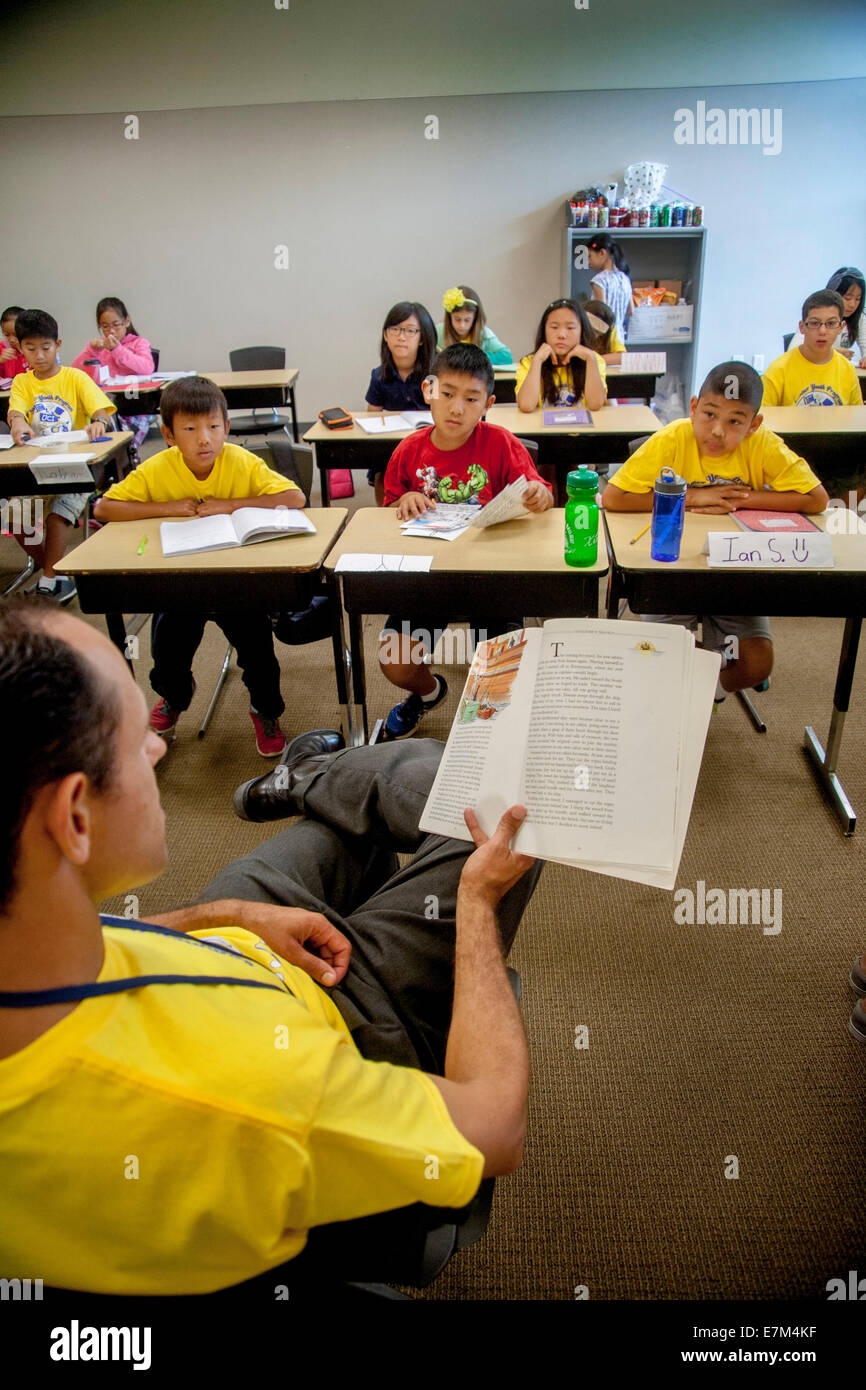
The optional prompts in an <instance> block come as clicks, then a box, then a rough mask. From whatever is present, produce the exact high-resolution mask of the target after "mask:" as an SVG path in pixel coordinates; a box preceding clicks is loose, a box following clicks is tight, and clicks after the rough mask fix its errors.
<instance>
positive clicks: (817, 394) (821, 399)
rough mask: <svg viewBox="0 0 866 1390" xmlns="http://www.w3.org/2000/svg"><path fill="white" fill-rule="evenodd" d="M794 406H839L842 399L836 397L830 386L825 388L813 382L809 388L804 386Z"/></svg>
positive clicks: (819, 383)
mask: <svg viewBox="0 0 866 1390" xmlns="http://www.w3.org/2000/svg"><path fill="white" fill-rule="evenodd" d="M795 404H796V405H841V404H842V397H841V396H837V395H836V392H835V391H834V390H833V389H832V387H830V386H825V385H823V384H822V383H821V382H815V381H813V382H812V384H811V386H806V387H804V389H803V390H802V391H801V392H800V394H799V396H798V397H797V399H796V401H795Z"/></svg>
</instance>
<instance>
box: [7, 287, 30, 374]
mask: <svg viewBox="0 0 866 1390" xmlns="http://www.w3.org/2000/svg"><path fill="white" fill-rule="evenodd" d="M23 313H24V310H23V309H21V308H20V307H19V306H18V305H17V304H10V306H9V308H8V309H4V310H3V312H2V314H0V333H2V334H3V337H4V338H5V340H6V341H5V342H3V343H0V377H2V378H3V379H4V380H8V379H9V378H10V377H13V376H18V375H19V373H21V372H26V371H29V370H30V364H29V363H28V361H27V358H26V357H25V356H24V353H23V352H22V351H21V344H20V343H19V341H18V335H17V334H16V332H15V323H16V320H17V318H18V315H19V314H23Z"/></svg>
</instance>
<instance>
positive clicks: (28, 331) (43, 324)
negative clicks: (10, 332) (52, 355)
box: [15, 309, 60, 343]
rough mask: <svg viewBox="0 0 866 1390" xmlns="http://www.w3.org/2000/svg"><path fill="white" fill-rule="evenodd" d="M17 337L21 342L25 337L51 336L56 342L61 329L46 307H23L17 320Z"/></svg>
mask: <svg viewBox="0 0 866 1390" xmlns="http://www.w3.org/2000/svg"><path fill="white" fill-rule="evenodd" d="M15 337H16V338H17V339H18V341H19V343H20V342H22V341H23V339H24V338H51V339H52V341H53V342H55V343H56V342H57V339H58V338H59V337H60V330H59V328H58V327H57V320H56V319H55V318H52V317H51V315H50V314H47V313H46V312H45V310H44V309H22V310H21V313H20V314H19V315H18V317H17V319H16V320H15Z"/></svg>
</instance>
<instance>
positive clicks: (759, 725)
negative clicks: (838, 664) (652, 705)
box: [611, 333, 794, 734]
mask: <svg viewBox="0 0 866 1390" xmlns="http://www.w3.org/2000/svg"><path fill="white" fill-rule="evenodd" d="M793 336H794V335H793V333H790V334H789V335H788V341H789V342H790V340H791V338H793ZM786 350H787V349H786ZM651 438H652V436H651V435H649V434H644V435H642V436H641V437H640V439H631V440H629V446H628V453H629V458H631V456H632V454H633V453H634V452H635V450H637V449H639V448H640V446H641V445H642V444H646V442H647V440H648V439H651ZM612 573H613V571H612V570H611V574H612ZM620 606H621V605H620ZM766 689H768V683H764V684H762V685H756V686H755V690H760V691H764V690H766ZM736 697H737V700H738V702H739V704H740V705H742V707H743V709H744V710H745V711H746V713H747V715H748V716H749V718H750V719H751V721H752V724H753V725H754V727H755V730H756V732H757V733H759V734H765V733H766V732H767V726H766V724H765V723H764V721H763V719H762V718H761V716H760V714H759V713H758V711H757V709H756V708H755V704H754V701H753V700H752V697H751V695H749V694H747V692H746V691H745V690H738V691H736Z"/></svg>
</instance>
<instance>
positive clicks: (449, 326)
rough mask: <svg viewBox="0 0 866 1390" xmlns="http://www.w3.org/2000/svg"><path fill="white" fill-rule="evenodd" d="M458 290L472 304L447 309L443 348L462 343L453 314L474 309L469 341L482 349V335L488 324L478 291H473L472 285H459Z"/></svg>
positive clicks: (443, 331) (443, 329)
mask: <svg viewBox="0 0 866 1390" xmlns="http://www.w3.org/2000/svg"><path fill="white" fill-rule="evenodd" d="M457 289H458V290H460V292H461V293H462V295H463V298H464V300H469V301H470V302H469V303H468V304H460V305H458V307H457V309H446V311H445V321H444V323H443V324H442V345H443V347H450V346H451V344H452V343H459V342H460V341H461V340H460V338H458V337H457V334H456V332H455V330H454V325H453V323H452V322H451V315H452V314H453V313H459V312H460V310H461V309H474V310H475V317H474V319H473V320H472V328H471V329H470V332H469V341H470V343H474V345H475V347H480V346H481V334H482V333H483V332H484V326H485V324H486V323H487V315H486V314H485V312H484V305H483V304H482V303H481V299H480V296H479V294H478V291H477V290H473V288H472V286H471V285H458V286H457Z"/></svg>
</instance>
